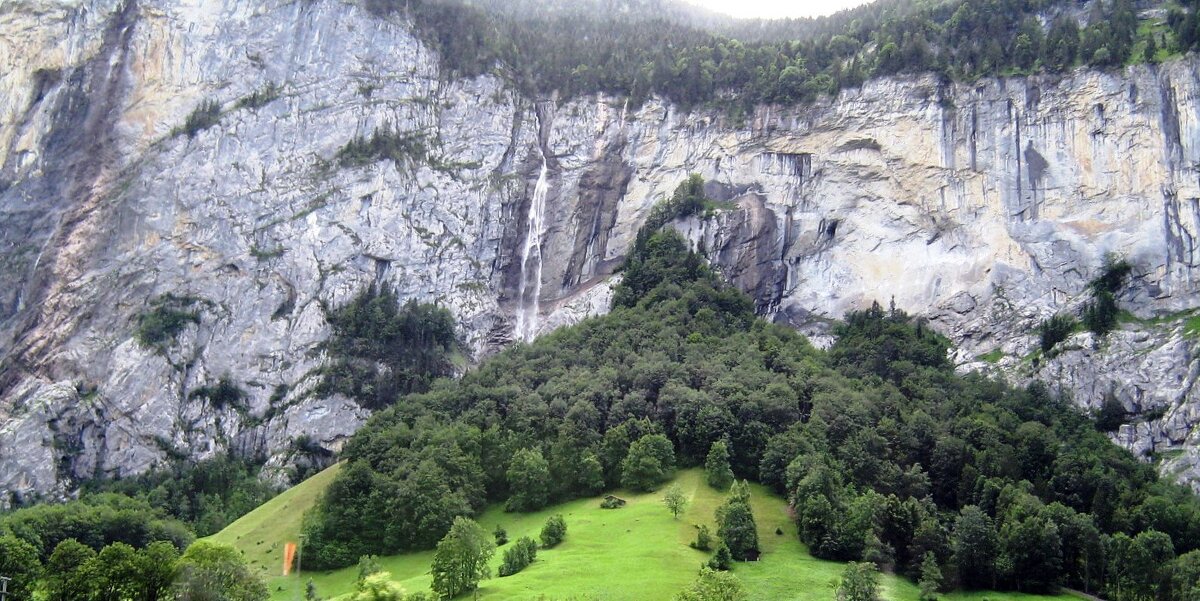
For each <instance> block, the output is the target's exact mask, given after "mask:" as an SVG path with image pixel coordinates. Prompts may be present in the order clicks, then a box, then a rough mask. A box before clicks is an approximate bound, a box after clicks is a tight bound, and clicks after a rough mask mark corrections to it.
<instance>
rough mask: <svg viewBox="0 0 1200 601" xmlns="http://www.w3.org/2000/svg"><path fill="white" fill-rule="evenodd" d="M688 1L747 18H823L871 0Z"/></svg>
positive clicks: (687, 0) (715, 10) (709, 8)
mask: <svg viewBox="0 0 1200 601" xmlns="http://www.w3.org/2000/svg"><path fill="white" fill-rule="evenodd" d="M684 1H685V3H687V4H692V5H694V6H700V7H703V8H706V9H708V10H711V11H714V12H718V13H723V14H726V15H730V16H733V17H740V18H746V19H785V18H800V17H822V16H825V15H831V14H833V13H835V12H838V11H840V10H845V9H847V8H854V7H855V6H861V5H863V4H866V3H867V2H868V1H869V0H684Z"/></svg>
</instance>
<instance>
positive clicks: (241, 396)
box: [188, 374, 246, 410]
mask: <svg viewBox="0 0 1200 601" xmlns="http://www.w3.org/2000/svg"><path fill="white" fill-rule="evenodd" d="M188 399H189V400H194V399H204V400H206V401H208V404H209V405H210V406H211V407H212V408H213V409H224V408H226V407H233V408H234V409H242V410H244V409H245V408H246V402H245V401H246V393H245V392H243V391H242V389H241V388H238V385H237V384H235V383H234V382H233V380H232V379H231V378H230V377H229V375H228V374H227V375H224V376H221V379H220V380H218V381H217V383H216V384H206V385H204V386H201V387H200V388H197V389H195V390H193V391H191V392H190V393H188Z"/></svg>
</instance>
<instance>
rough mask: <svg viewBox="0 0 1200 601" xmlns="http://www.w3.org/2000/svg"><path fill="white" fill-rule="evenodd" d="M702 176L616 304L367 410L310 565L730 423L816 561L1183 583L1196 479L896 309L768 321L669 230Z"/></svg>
mask: <svg viewBox="0 0 1200 601" xmlns="http://www.w3.org/2000/svg"><path fill="white" fill-rule="evenodd" d="M702 188H703V186H702V182H700V181H699V180H698V178H694V179H693V180H690V181H689V182H688V183H686V184H684V185H682V186H681V187H680V189H679V190H678V191H677V193H676V195H675V196H674V197H673V198H672V200H671V201H670V202H668V203H666V204H664V205H662V206H660V207H659V208H658V209H656V211H655V212H654V213H653V214H652V215H651V217H650V218H649V219H648V224H647V227H646V228H645V229H643V230H642V231H641V233H640V234H639V235H638V237H637V240H636V242H635V245H634V249H633V250H632V252H631V256H630V259H629V261H628V263H627V264H626V267H625V270H624V273H623V279H622V282H621V284H620V285H619V286H618V287H617V289H616V291H615V295H614V300H613V303H614V306H613V310H612V312H611V313H610V314H609V315H607V316H605V317H600V318H595V319H591V320H587V321H585V322H583V323H581V324H579V325H577V326H573V327H569V328H564V329H561V330H559V331H556V332H555V333H553V334H551V335H549V336H545V337H543V338H540V339H538V340H537V341H535V342H534V343H533V344H531V345H528V346H526V345H521V346H518V347H516V348H513V349H510V350H508V351H505V352H504V353H501V354H500V355H498V356H496V357H493V358H492V359H490V360H488V361H486V362H485V363H484V364H483V365H481V366H480V367H479V369H477V370H475V371H473V372H471V373H468V374H466V375H465V376H464V377H463V378H462V379H461V380H458V381H443V382H441V384H440V385H435V386H434V387H433V388H432V389H431V390H430V392H428V393H425V394H419V395H410V396H408V397H406V398H404V399H402V400H401V401H400V402H398V403H397V404H396V405H395V406H393V407H391V408H389V409H387V410H385V411H383V412H380V413H378V414H376V415H375V416H374V417H373V418H372V419H371V420H370V421H369V422H368V423H367V425H366V426H365V427H364V428H363V429H362V430H360V431H359V432H358V433H357V434H356V435H355V436H354V438H353V439H352V440H351V441H350V442H349V443H348V444H347V446H346V448H345V450H344V452H343V455H342V457H343V459H344V460H346V461H347V462H348V463H347V466H346V467H345V468H344V469H343V470H342V471H341V472H340V474H339V475H338V477H337V478H335V479H334V481H333V482H332V483H331V485H330V487H329V489H328V490H327V491H326V493H325V495H324V496H323V497H322V500H321V502H320V503H319V504H318V505H317V506H316V507H315V508H314V509H313V511H312V513H311V515H310V516H309V517H308V518H307V519H306V522H305V535H306V538H307V547H306V555H305V557H306V558H307V559H306V561H307V562H308V565H311V566H314V567H320V568H336V567H342V566H348V565H352V564H354V563H355V562H356V561H357V560H358V558H359V557H361V556H363V555H366V554H396V553H401V552H404V551H417V550H422V549H429V548H432V547H433V546H434V544H435V543H436V542H437V541H438V540H439V539H440V538H441V536H442V535H443V534H444V533H445V532H446V530H447V529H448V528H449V525H450V523H451V521H452V520H453V519H454V518H455V516H458V515H462V514H472V515H478V514H480V513H482V512H484V511H485V510H486V509H487V507H488V506H489V505H490V504H491V503H496V502H500V501H505V500H506V502H507V506H508V508H509V509H515V510H520V511H531V510H537V509H540V508H542V507H544V506H546V505H548V504H550V503H553V502H558V501H564V500H570V499H573V498H579V497H591V496H593V495H594V494H595V493H597V492H599V491H600V490H603V489H606V488H613V487H616V486H618V485H624V486H627V487H630V488H633V489H636V490H652V489H654V488H656V487H657V486H658V485H659V484H661V482H663V481H665V480H667V479H669V475H670V473H671V471H672V470H673V469H674V466H675V464H676V463H677V462H678V463H679V464H681V465H685V466H686V465H697V464H700V463H703V462H705V461H706V458H707V457H708V455H709V454H710V452H713V451H712V449H713V448H714V445H715V444H716V443H718V442H723V443H725V444H727V445H728V447H729V459H728V461H729V465H730V466H731V467H732V470H733V472H734V473H735V474H736V475H737V476H738V477H742V478H753V479H756V480H758V481H759V482H761V483H762V484H764V485H766V486H768V487H770V488H771V489H773V490H774V491H776V492H777V493H780V494H786V495H788V498H789V502H790V504H791V506H792V511H793V515H794V517H795V520H796V523H797V524H798V526H799V538H800V540H801V541H802V542H804V543H805V544H807V545H809V548H810V549H811V551H812V552H813V553H814V555H816V556H818V557H822V558H829V559H837V560H861V559H869V560H871V561H873V562H876V563H877V564H879V565H880V566H884V567H887V568H890V569H895V570H896V571H897V572H899V573H904V574H907V575H909V576H910V577H912V578H914V579H915V578H916V577H918V576H919V575H920V574H921V572H922V571H923V565H922V564H925V563H928V562H931V561H932V562H937V563H938V565H939V566H940V568H939V569H942V570H944V571H945V572H946V573H947V574H948V576H947V577H948V583H949V586H950V587H951V588H954V587H963V588H967V589H972V588H1002V589H1012V590H1020V591H1053V590H1056V588H1057V587H1058V586H1059V585H1070V586H1073V587H1076V588H1080V589H1085V590H1091V591H1103V592H1104V593H1105V594H1106V595H1109V596H1111V597H1112V598H1115V599H1119V600H1121V601H1125V600H1127V599H1132V598H1133V597H1131V596H1130V595H1138V594H1143V593H1145V592H1146V591H1157V590H1160V589H1161V587H1162V586H1164V585H1163V583H1165V582H1174V583H1176V584H1178V586H1176V588H1175V589H1171V590H1174V591H1175V592H1173V593H1167V594H1168V595H1176V594H1177V595H1184V594H1190V593H1189V592H1188V591H1190V590H1191V589H1190V587H1191V585H1190V584H1188V583H1189V582H1190V580H1188V579H1189V578H1191V577H1192V571H1193V568H1194V566H1193V565H1192V564H1193V563H1194V562H1195V560H1196V558H1197V557H1200V551H1197V550H1196V545H1197V544H1198V543H1200V536H1198V534H1200V502H1198V501H1197V498H1196V497H1195V496H1194V495H1193V494H1191V492H1190V491H1189V490H1188V489H1186V488H1184V487H1180V486H1178V485H1174V484H1171V483H1168V482H1162V481H1159V480H1158V478H1157V476H1156V475H1155V473H1154V470H1153V469H1152V468H1151V467H1150V466H1148V465H1145V464H1142V463H1139V462H1138V461H1137V460H1136V459H1135V458H1133V457H1132V456H1131V455H1130V454H1128V453H1127V452H1126V451H1124V450H1122V449H1120V448H1118V447H1116V446H1114V445H1113V444H1111V443H1110V442H1109V441H1108V440H1107V439H1106V438H1105V436H1104V435H1103V434H1102V433H1100V432H1098V431H1097V430H1096V428H1095V426H1094V424H1093V422H1092V421H1091V420H1090V419H1089V418H1088V417H1087V416H1086V415H1084V414H1083V413H1082V412H1081V411H1079V410H1078V409H1076V408H1074V407H1073V406H1072V405H1071V404H1070V402H1069V401H1068V400H1066V399H1063V398H1059V397H1056V396H1054V395H1053V394H1051V393H1050V392H1049V391H1048V389H1047V388H1045V387H1044V386H1042V385H1040V384H1033V385H1031V386H1029V387H1027V388H1025V389H1015V388H1011V387H1009V386H1007V385H1005V384H1003V383H1000V382H997V381H993V380H989V379H987V378H984V377H981V376H979V375H976V374H972V375H969V376H960V375H956V374H955V373H954V371H953V366H952V365H951V364H950V363H949V361H948V359H947V350H948V349H947V347H948V343H947V341H946V339H944V338H942V337H941V336H939V335H937V334H935V333H934V332H932V331H931V330H929V329H928V328H927V327H926V326H925V324H924V323H923V322H922V321H920V320H912V319H910V318H909V317H908V316H906V315H904V314H903V313H902V312H900V311H897V310H895V309H891V310H885V309H883V308H881V307H879V306H878V305H875V306H874V307H873V308H872V309H869V310H866V311H860V312H853V313H851V314H849V315H848V316H847V319H846V322H845V323H844V324H842V325H840V326H838V327H837V328H836V332H837V334H838V340H837V342H836V343H835V344H834V345H833V347H832V348H831V349H830V350H829V351H828V352H821V351H817V350H815V349H813V348H812V347H811V346H809V345H808V343H807V342H806V341H805V340H804V339H803V338H802V337H801V336H799V335H798V334H796V333H795V332H794V331H792V330H790V329H787V328H783V327H779V326H772V325H768V324H767V323H765V322H764V321H762V320H759V319H756V318H755V317H754V314H753V312H752V311H751V306H750V301H749V299H748V298H747V297H745V296H744V295H743V294H742V293H740V292H738V291H736V290H733V289H732V288H730V287H728V286H727V285H723V284H721V283H720V282H719V280H718V279H717V277H716V276H715V275H714V274H713V273H712V272H711V270H710V269H709V268H708V267H707V266H706V265H705V264H704V262H703V261H702V260H701V259H700V257H699V256H698V255H697V254H696V253H695V252H692V251H690V250H689V249H688V248H687V247H686V245H685V242H684V241H683V239H682V238H681V237H680V236H679V235H678V234H676V233H674V232H673V231H671V230H668V231H665V232H661V231H657V230H658V228H659V227H660V226H662V225H664V224H667V223H670V222H671V221H672V220H675V219H681V218H685V217H687V216H689V215H691V214H693V213H695V212H697V211H702V210H704V206H705V199H704V198H703V197H702V196H700V192H701V190H702ZM1031 540H1032V541H1036V543H1035V544H1030V541H1031ZM1176 555H1180V556H1181V557H1180V558H1179V559H1178V560H1176V559H1175V557H1176ZM748 556H749V555H748ZM1151 557H1153V558H1155V559H1153V560H1150V559H1148V558H1151ZM1139 558H1140V559H1139ZM1143 560H1145V561H1143ZM1101 565H1103V566H1105V569H1098V566H1101ZM1130 565H1137V566H1138V569H1136V570H1130V569H1129V568H1128V566H1130ZM1171 586H1175V584H1173V585H1171ZM1161 590H1166V589H1161ZM1138 591H1140V592H1138ZM1180 598H1183V597H1180Z"/></svg>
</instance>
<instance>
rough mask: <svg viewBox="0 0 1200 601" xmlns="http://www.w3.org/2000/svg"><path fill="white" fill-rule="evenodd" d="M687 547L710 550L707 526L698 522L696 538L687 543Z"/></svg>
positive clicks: (710, 536)
mask: <svg viewBox="0 0 1200 601" xmlns="http://www.w3.org/2000/svg"><path fill="white" fill-rule="evenodd" d="M688 546H689V547H691V548H693V549H696V550H697V551H711V550H712V534H711V533H710V532H709V530H708V526H705V525H704V524H700V525H699V526H697V527H696V540H694V541H692V542H691V543H689V544H688Z"/></svg>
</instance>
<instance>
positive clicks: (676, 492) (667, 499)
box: [663, 484, 688, 519]
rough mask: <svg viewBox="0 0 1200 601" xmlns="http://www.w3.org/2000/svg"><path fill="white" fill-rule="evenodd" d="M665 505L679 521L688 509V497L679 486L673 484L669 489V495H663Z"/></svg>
mask: <svg viewBox="0 0 1200 601" xmlns="http://www.w3.org/2000/svg"><path fill="white" fill-rule="evenodd" d="M663 504H665V505H666V506H667V509H670V510H671V515H672V516H674V517H675V519H679V514H681V513H683V510H684V509H685V508H687V504H688V498H687V495H685V494H683V489H682V488H679V485H678V484H672V485H671V486H670V487H669V488H667V493H666V494H665V495H663Z"/></svg>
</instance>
